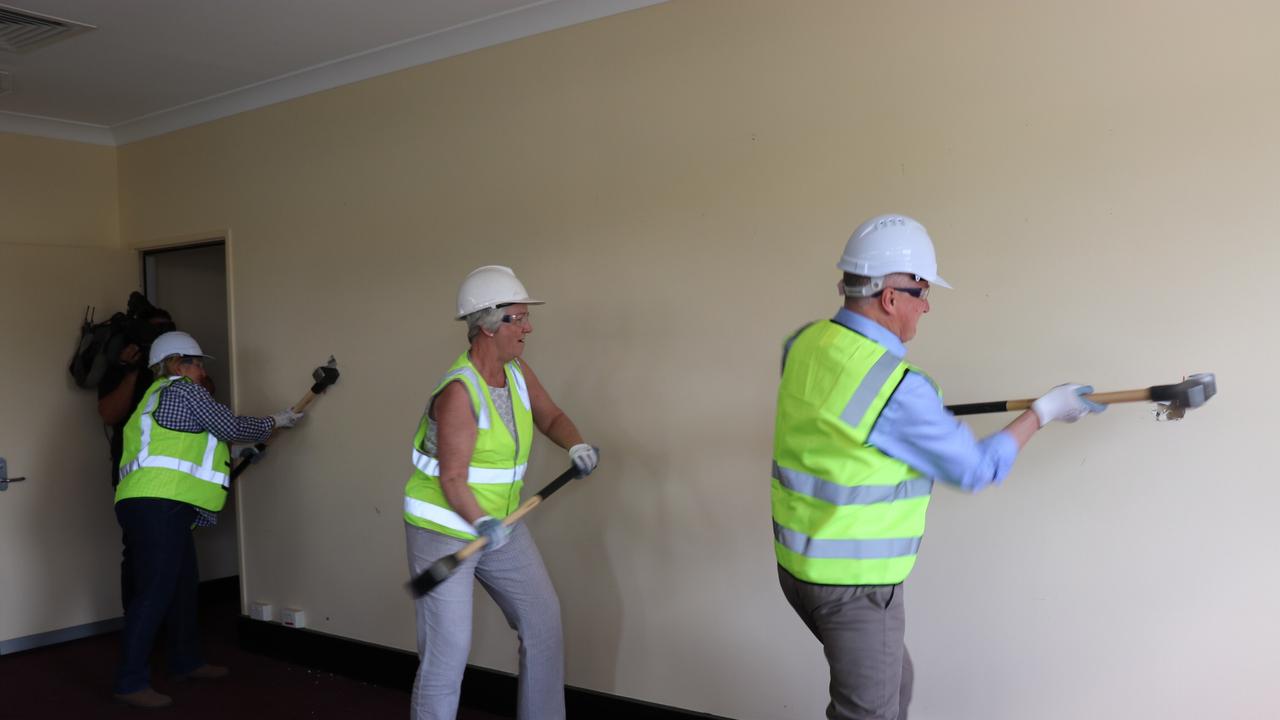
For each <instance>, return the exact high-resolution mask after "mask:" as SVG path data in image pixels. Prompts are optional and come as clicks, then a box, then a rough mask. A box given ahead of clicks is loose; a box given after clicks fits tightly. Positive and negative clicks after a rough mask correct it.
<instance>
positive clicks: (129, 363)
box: [98, 292, 213, 487]
mask: <svg viewBox="0 0 1280 720" xmlns="http://www.w3.org/2000/svg"><path fill="white" fill-rule="evenodd" d="M122 326H123V328H124V335H125V339H126V341H125V345H124V347H123V348H121V350H120V353H119V355H118V356H117V357H115V358H112V359H111V360H112V362H111V364H110V365H109V366H108V368H107V370H106V372H105V373H103V375H102V380H101V381H100V382H99V383H98V416H99V417H101V418H102V422H103V424H104V425H106V426H107V427H108V428H109V432H108V435H107V440H108V442H109V443H110V445H111V485H112V487H115V486H116V485H117V484H119V482H120V455H121V454H122V453H123V452H124V444H123V439H124V424H125V423H126V422H128V421H129V418H130V417H131V416H132V415H133V411H134V410H136V409H137V408H138V402H139V401H141V400H142V396H143V395H145V394H146V392H147V388H148V387H151V383H152V382H154V381H155V378H154V377H152V375H151V371H150V370H149V369H147V353H148V352H150V350H151V343H152V342H153V341H154V340H155V339H156V338H157V337H159V336H160V335H161V334H163V333H167V332H171V331H173V330H177V329H178V326H177V325H176V324H174V322H173V317H172V316H171V315H169V312H168V311H167V310H163V309H161V308H158V307H156V306H154V305H152V304H151V303H150V302H148V301H147V299H146V298H145V297H143V296H142V294H141V293H137V292H135V293H133V294H132V295H130V296H129V312H128V315H127V320H126V321H125V322H124V323H122ZM209 391H210V392H212V391H213V389H212V388H209Z"/></svg>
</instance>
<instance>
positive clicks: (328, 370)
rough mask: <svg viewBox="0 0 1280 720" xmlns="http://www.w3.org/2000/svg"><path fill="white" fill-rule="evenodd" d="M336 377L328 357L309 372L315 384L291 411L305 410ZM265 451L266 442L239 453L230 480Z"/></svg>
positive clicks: (336, 373)
mask: <svg viewBox="0 0 1280 720" xmlns="http://www.w3.org/2000/svg"><path fill="white" fill-rule="evenodd" d="M338 375H339V373H338V361H337V360H335V359H334V358H333V356H332V355H330V356H329V362H327V363H325V364H324V365H321V366H320V367H318V368H316V369H315V370H313V371H311V379H312V380H315V383H314V384H312V385H311V389H310V390H308V391H307V394H306V395H303V396H302V399H301V400H299V401H298V402H297V403H296V404H295V405H294V406H293V407H292V408H291V409H292V410H293V411H294V412H298V413H300V412H302V411H303V410H306V409H307V406H308V405H310V404H311V401H312V400H315V399H316V396H317V395H319V394H321V393H323V392H324V391H325V390H328V389H329V386H330V385H332V384H334V383H336V382H338ZM266 449H267V443H266V442H260V443H257V444H256V445H254V446H253V447H252V448H245V449H244V450H243V451H242V452H241V453H240V462H239V463H238V464H237V465H236V466H235V467H234V468H233V469H232V470H231V479H232V480H235V479H236V478H238V477H240V473H242V472H244V471H245V470H246V469H248V467H249V466H250V465H252V464H253V463H256V462H258V460H260V459H261V458H262V451H263V450H266Z"/></svg>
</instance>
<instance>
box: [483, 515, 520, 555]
mask: <svg viewBox="0 0 1280 720" xmlns="http://www.w3.org/2000/svg"><path fill="white" fill-rule="evenodd" d="M475 528H476V536H477V537H483V538H488V539H489V544H488V545H485V548H486V549H488V550H497V549H498V548H500V547H502V546H503V545H505V544H506V542H507V538H508V537H510V536H511V528H509V527H507V526H506V525H503V524H502V521H501V520H499V519H498V518H495V517H489V516H488V515H484V516H481V518H480V519H479V520H477V521H476V522H475Z"/></svg>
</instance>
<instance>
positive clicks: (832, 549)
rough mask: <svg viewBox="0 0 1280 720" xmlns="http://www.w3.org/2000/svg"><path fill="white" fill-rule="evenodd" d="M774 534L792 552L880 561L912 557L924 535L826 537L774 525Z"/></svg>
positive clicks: (831, 557)
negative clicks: (857, 537)
mask: <svg viewBox="0 0 1280 720" xmlns="http://www.w3.org/2000/svg"><path fill="white" fill-rule="evenodd" d="M773 537H774V539H775V540H777V541H778V542H779V543H780V544H781V545H782V546H783V547H785V548H786V549H788V550H790V551H791V552H794V553H798V554H800V555H804V556H805V557H811V558H827V559H854V560H878V559H881V558H896V557H909V556H911V555H915V554H916V552H918V551H919V550H920V538H918V537H914V538H877V539H874V540H824V539H820V538H811V537H809V536H808V535H805V534H804V533H799V532H796V531H795V530H791V529H790V528H784V527H782V526H781V525H779V524H778V523H776V522H775V523H774V524H773Z"/></svg>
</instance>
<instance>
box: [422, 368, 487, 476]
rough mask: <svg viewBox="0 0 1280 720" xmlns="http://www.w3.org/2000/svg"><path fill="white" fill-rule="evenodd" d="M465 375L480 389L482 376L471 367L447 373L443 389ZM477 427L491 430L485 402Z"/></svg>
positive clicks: (443, 380)
mask: <svg viewBox="0 0 1280 720" xmlns="http://www.w3.org/2000/svg"><path fill="white" fill-rule="evenodd" d="M463 375H465V376H466V377H467V379H468V380H470V381H471V386H472V387H476V388H478V387H480V376H479V375H476V374H475V371H473V370H472V369H471V368H469V367H460V368H457V369H456V370H451V371H449V372H447V373H445V375H444V379H442V380H441V381H440V385H441V387H443V386H444V385H446V384H447V383H448V382H449V381H450V380H452V379H453V378H456V377H459V376H463ZM476 427H478V428H480V429H481V430H488V429H489V406H488V405H486V404H485V403H483V402H482V403H480V409H479V410H478V411H477V412H476ZM414 464H415V465H416V464H417V463H414Z"/></svg>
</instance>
